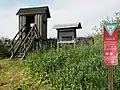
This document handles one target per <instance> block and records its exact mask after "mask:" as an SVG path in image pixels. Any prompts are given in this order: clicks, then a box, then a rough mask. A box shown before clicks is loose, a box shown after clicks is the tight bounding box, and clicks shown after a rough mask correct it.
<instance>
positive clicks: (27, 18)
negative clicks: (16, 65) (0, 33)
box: [10, 6, 51, 59]
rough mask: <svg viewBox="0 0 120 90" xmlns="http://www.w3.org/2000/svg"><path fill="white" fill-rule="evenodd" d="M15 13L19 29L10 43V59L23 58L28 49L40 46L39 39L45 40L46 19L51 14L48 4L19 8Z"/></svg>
mask: <svg viewBox="0 0 120 90" xmlns="http://www.w3.org/2000/svg"><path fill="white" fill-rule="evenodd" d="M16 15H18V16H19V31H18V33H17V34H16V35H15V37H14V38H13V39H12V41H11V43H10V45H11V48H10V52H11V57H10V59H11V58H21V59H23V58H24V57H25V56H26V54H27V52H28V51H30V50H35V49H37V48H39V47H40V40H47V19H48V18H50V17H51V16H50V12H49V8H48V6H45V7H33V8H20V9H19V11H18V12H17V14H16Z"/></svg>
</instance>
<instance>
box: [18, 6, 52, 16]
mask: <svg viewBox="0 0 120 90" xmlns="http://www.w3.org/2000/svg"><path fill="white" fill-rule="evenodd" d="M40 13H46V15H47V18H50V17H51V16H50V12H49V8H48V6H44V7H31V8H20V9H19V10H18V12H17V13H16V15H29V14H40Z"/></svg>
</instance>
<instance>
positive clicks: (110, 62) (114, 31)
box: [104, 24, 118, 66]
mask: <svg viewBox="0 0 120 90" xmlns="http://www.w3.org/2000/svg"><path fill="white" fill-rule="evenodd" d="M117 64H118V27H117V24H105V25H104V65H106V66H114V65H117Z"/></svg>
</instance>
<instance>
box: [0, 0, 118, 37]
mask: <svg viewBox="0 0 120 90" xmlns="http://www.w3.org/2000/svg"><path fill="white" fill-rule="evenodd" d="M37 5H38V4H37ZM23 6H25V7H28V6H33V5H30V4H23V3H18V4H17V5H15V6H13V7H12V8H8V9H7V8H6V9H3V8H2V9H0V12H1V14H0V36H8V37H10V38H13V37H14V35H15V34H16V33H17V31H18V18H17V16H16V12H17V10H18V9H19V8H20V7H23ZM34 6H35V5H34ZM49 6H50V13H51V16H52V17H51V18H50V19H49V23H48V37H56V34H57V32H56V30H53V29H52V27H53V25H56V24H64V23H65V24H66V23H74V22H81V23H82V26H83V29H81V30H78V31H77V33H78V34H77V36H86V35H87V34H89V33H91V32H92V27H93V25H99V22H100V21H101V20H103V19H105V17H106V16H113V15H114V13H115V12H118V11H120V0H89V1H88V0H51V3H50V4H49Z"/></svg>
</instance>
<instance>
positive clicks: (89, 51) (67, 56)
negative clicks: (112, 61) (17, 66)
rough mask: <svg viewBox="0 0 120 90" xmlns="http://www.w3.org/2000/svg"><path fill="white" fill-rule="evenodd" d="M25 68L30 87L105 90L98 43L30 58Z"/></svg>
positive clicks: (60, 89)
mask: <svg viewBox="0 0 120 90" xmlns="http://www.w3.org/2000/svg"><path fill="white" fill-rule="evenodd" d="M25 64H26V66H27V74H26V75H27V77H26V78H27V79H28V80H27V83H28V81H30V82H29V84H30V85H31V87H32V86H35V85H36V83H37V82H44V81H45V82H46V83H44V84H51V85H52V86H51V87H52V89H53V90H107V68H105V67H104V66H103V64H102V44H101V42H97V43H95V44H94V45H80V46H76V47H75V48H72V47H71V48H69V49H64V48H61V49H60V50H59V51H58V50H54V49H53V50H50V51H47V52H44V53H41V52H38V53H37V54H31V55H29V56H28V58H27V62H26V63H25ZM44 84H43V85H44ZM39 85H41V83H39V84H38V86H39Z"/></svg>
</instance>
